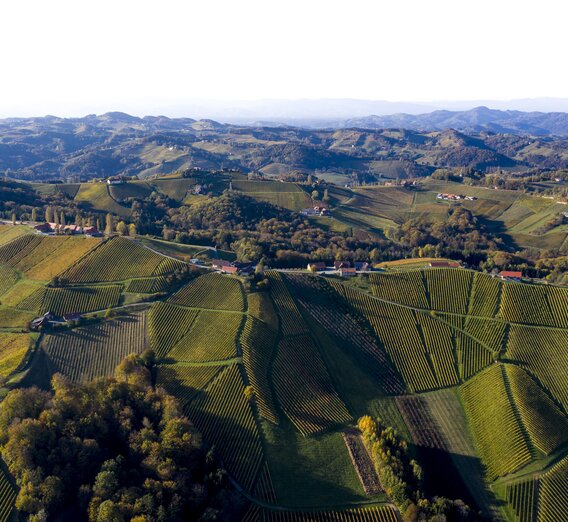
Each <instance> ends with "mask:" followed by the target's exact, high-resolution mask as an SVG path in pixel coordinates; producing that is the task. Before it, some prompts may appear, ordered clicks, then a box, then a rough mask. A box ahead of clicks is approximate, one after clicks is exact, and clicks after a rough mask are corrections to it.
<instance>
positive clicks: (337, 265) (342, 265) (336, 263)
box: [333, 261, 351, 270]
mask: <svg viewBox="0 0 568 522" xmlns="http://www.w3.org/2000/svg"><path fill="white" fill-rule="evenodd" d="M333 268H335V269H336V270H339V269H340V268H351V263H350V262H349V261H334V262H333Z"/></svg>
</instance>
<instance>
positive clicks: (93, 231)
mask: <svg viewBox="0 0 568 522" xmlns="http://www.w3.org/2000/svg"><path fill="white" fill-rule="evenodd" d="M34 230H35V231H37V232H41V233H42V234H53V233H55V232H58V233H60V234H68V235H73V234H88V235H91V236H96V235H98V234H99V231H98V230H97V228H95V227H82V226H80V225H58V224H57V223H40V224H39V225H36V226H35V227H34Z"/></svg>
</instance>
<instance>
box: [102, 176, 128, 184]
mask: <svg viewBox="0 0 568 522" xmlns="http://www.w3.org/2000/svg"><path fill="white" fill-rule="evenodd" d="M106 182H107V185H120V184H122V183H126V180H125V179H124V178H122V177H120V176H111V177H110V178H107V180H106Z"/></svg>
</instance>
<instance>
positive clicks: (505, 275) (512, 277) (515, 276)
mask: <svg viewBox="0 0 568 522" xmlns="http://www.w3.org/2000/svg"><path fill="white" fill-rule="evenodd" d="M499 275H500V276H501V279H503V280H504V281H520V280H521V279H522V278H523V273H522V272H515V271H511V270H503V271H502V272H501V273H500V274H499Z"/></svg>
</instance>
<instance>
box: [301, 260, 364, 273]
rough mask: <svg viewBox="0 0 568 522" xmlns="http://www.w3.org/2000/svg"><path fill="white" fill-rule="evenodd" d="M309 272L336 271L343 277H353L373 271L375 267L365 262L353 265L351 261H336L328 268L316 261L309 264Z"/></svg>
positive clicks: (357, 262) (356, 262)
mask: <svg viewBox="0 0 568 522" xmlns="http://www.w3.org/2000/svg"><path fill="white" fill-rule="evenodd" d="M307 268H308V270H309V271H310V272H324V271H328V270H329V271H335V272H337V273H339V275H340V276H341V277H353V276H356V275H357V273H358V272H369V271H371V270H373V267H372V266H371V265H370V264H369V263H367V262H365V261H355V262H354V263H353V264H351V262H350V261H335V262H334V263H333V266H329V267H328V266H326V264H325V263H324V262H323V261H316V262H312V263H308V267H307Z"/></svg>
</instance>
